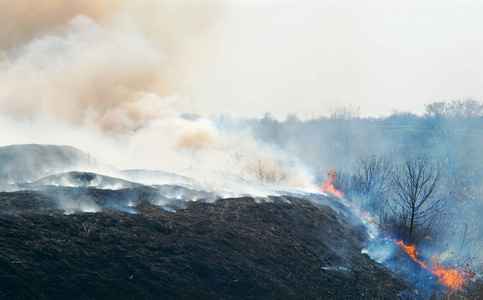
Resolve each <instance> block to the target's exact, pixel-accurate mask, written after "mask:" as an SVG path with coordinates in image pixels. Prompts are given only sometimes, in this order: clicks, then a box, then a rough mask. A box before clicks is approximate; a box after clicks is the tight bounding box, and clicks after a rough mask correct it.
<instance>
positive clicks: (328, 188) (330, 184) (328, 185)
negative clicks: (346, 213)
mask: <svg viewBox="0 0 483 300" xmlns="http://www.w3.org/2000/svg"><path fill="white" fill-rule="evenodd" d="M336 176H337V170H336V169H332V170H331V171H330V172H329V174H327V181H326V182H324V183H323V184H322V186H321V187H320V190H322V191H324V192H329V193H331V194H333V195H334V196H336V197H338V198H344V194H343V193H342V192H341V191H339V190H338V189H336V188H335V187H334V183H335V179H336Z"/></svg>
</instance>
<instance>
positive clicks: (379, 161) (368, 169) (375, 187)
mask: <svg viewBox="0 0 483 300" xmlns="http://www.w3.org/2000/svg"><path fill="white" fill-rule="evenodd" d="M393 172H394V168H393V164H392V163H391V161H390V160H389V159H387V158H386V157H385V156H379V157H378V156H376V155H371V156H367V157H362V158H360V159H358V160H357V165H356V171H355V174H354V176H353V180H352V181H353V186H354V190H355V191H357V193H358V195H359V197H361V202H363V203H362V205H363V206H365V207H364V208H365V209H369V210H371V211H372V213H373V214H376V215H378V217H382V214H383V213H384V210H385V203H386V198H387V197H389V195H390V191H391V183H392V176H393Z"/></svg>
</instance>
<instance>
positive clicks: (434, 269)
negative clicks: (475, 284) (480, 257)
mask: <svg viewBox="0 0 483 300" xmlns="http://www.w3.org/2000/svg"><path fill="white" fill-rule="evenodd" d="M392 241H393V242H394V243H396V244H397V245H399V246H401V248H403V250H404V251H405V252H406V253H407V254H408V255H409V256H410V257H411V258H412V259H413V260H414V261H415V262H417V263H418V264H419V265H420V266H421V267H423V268H425V269H426V270H428V271H429V272H431V273H433V274H434V275H436V276H437V277H438V283H439V284H441V285H443V286H444V287H445V288H446V292H447V293H450V294H451V293H454V292H456V291H459V290H461V289H462V288H463V286H464V285H465V284H466V282H467V281H468V280H470V279H471V275H470V274H469V273H468V271H467V270H465V269H463V268H458V269H447V268H445V267H444V266H441V265H438V263H437V261H438V257H437V256H435V257H433V259H432V260H431V266H428V265H426V264H425V263H424V262H422V261H421V260H419V259H418V258H417V257H416V255H418V251H417V249H416V246H415V245H410V246H408V245H406V244H404V242H403V241H398V240H395V239H392Z"/></svg>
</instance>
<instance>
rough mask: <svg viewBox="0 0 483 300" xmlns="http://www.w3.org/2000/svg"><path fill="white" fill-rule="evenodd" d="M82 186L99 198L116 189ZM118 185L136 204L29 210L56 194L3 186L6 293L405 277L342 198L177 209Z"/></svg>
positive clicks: (366, 286)
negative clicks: (374, 249) (371, 252)
mask: <svg viewBox="0 0 483 300" xmlns="http://www.w3.org/2000/svg"><path fill="white" fill-rule="evenodd" d="M79 189H82V190H83V193H89V196H90V197H91V198H92V199H93V200H94V201H96V202H98V203H99V205H102V202H103V201H104V199H105V198H106V195H107V194H109V193H111V192H113V191H103V190H95V189H90V190H85V189H84V188H79ZM117 193H118V199H119V200H122V198H130V199H132V198H133V197H134V196H133V195H136V197H137V198H136V200H137V201H138V203H139V204H138V205H137V207H136V209H137V211H138V213H137V214H129V213H125V212H120V211H118V210H105V211H103V212H98V213H75V214H71V215H65V214H64V212H62V211H58V210H52V209H44V210H38V209H37V210H31V209H30V208H31V207H32V206H34V207H35V206H37V207H44V208H45V207H48V203H49V202H50V201H51V199H50V198H49V196H45V195H40V194H38V193H35V192H12V193H4V194H2V195H0V196H1V197H2V198H1V199H2V202H1V203H2V205H1V209H2V213H1V214H0V232H1V234H0V244H1V245H2V246H1V250H2V251H0V287H1V288H0V298H2V299H31V298H32V297H34V298H36V299H66V298H69V299H336V298H338V299H360V298H370V299H374V298H379V297H383V298H385V299H396V298H398V296H397V295H398V294H399V293H401V292H403V291H405V290H408V289H409V288H410V286H409V285H407V283H405V282H404V281H402V279H398V278H397V277H396V276H395V275H394V274H392V273H391V272H390V271H388V270H386V269H384V268H383V267H381V266H380V265H379V264H377V263H376V262H374V261H373V260H371V259H370V258H369V257H368V256H367V255H365V254H362V253H361V250H362V246H363V245H364V241H365V240H366V238H367V237H366V233H365V230H364V228H363V227H362V226H360V225H357V223H353V222H354V221H353V220H351V219H350V218H349V219H348V217H345V215H346V214H347V212H345V213H344V211H343V209H344V207H338V208H336V209H337V210H341V211H339V213H338V212H336V210H334V209H332V208H330V207H329V206H315V205H314V204H312V203H311V202H309V201H307V200H304V199H302V198H296V197H275V198H270V199H264V201H263V202H260V201H255V200H254V199H253V198H238V199H219V200H218V201H217V202H216V203H202V202H191V203H189V204H188V205H187V207H186V208H185V209H183V210H180V211H179V212H177V213H172V212H169V211H166V210H164V209H162V208H160V207H157V206H154V205H152V204H151V202H152V199H151V198H150V197H151V196H152V194H151V193H150V190H141V191H136V192H133V191H132V190H121V191H117ZM336 204H337V203H336V202H334V205H336ZM359 224H360V223H359Z"/></svg>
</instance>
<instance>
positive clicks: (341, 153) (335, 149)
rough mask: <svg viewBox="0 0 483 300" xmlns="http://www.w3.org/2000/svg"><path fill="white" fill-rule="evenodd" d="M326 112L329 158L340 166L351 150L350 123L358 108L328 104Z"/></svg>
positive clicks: (355, 117) (354, 118)
mask: <svg viewBox="0 0 483 300" xmlns="http://www.w3.org/2000/svg"><path fill="white" fill-rule="evenodd" d="M328 112H329V125H330V128H329V130H330V133H331V138H330V139H331V142H332V143H331V144H332V145H331V148H330V150H331V159H332V160H334V162H335V163H336V165H337V166H341V165H343V162H344V161H345V160H346V159H347V158H348V157H349V156H350V153H351V150H352V144H353V143H352V141H353V132H352V131H353V130H352V129H353V128H351V124H352V122H353V120H356V119H357V118H358V109H357V108H356V107H354V106H352V105H349V106H347V107H343V106H329V107H328Z"/></svg>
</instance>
